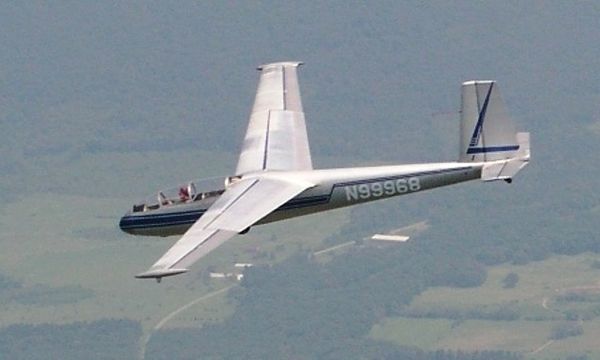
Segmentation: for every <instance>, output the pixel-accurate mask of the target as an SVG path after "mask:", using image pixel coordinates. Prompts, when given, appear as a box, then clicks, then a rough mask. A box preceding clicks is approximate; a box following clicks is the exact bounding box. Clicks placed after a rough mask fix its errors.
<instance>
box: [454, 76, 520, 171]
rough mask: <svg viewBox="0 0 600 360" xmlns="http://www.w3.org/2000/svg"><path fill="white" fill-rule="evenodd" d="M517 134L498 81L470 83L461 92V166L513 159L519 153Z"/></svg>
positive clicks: (466, 83)
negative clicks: (463, 163)
mask: <svg viewBox="0 0 600 360" xmlns="http://www.w3.org/2000/svg"><path fill="white" fill-rule="evenodd" d="M519 147H520V145H519V142H518V140H517V132H516V129H515V125H514V124H513V122H512V120H511V118H510V116H509V115H508V113H507V111H506V107H505V105H504V101H503V100H502V97H501V96H500V92H499V91H498V87H497V85H496V82H495V81H490V80H478V81H467V82H465V83H463V84H462V89H461V118H460V156H459V161H461V162H487V161H495V160H506V159H512V158H514V157H515V156H517V153H518V151H519Z"/></svg>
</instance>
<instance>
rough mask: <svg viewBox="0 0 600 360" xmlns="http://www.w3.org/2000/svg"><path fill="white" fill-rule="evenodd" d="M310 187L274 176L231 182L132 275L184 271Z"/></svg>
mask: <svg viewBox="0 0 600 360" xmlns="http://www.w3.org/2000/svg"><path fill="white" fill-rule="evenodd" d="M312 186H313V185H312V184H310V183H306V182H298V181H291V180H287V179H282V178H276V177H254V178H249V179H242V180H240V181H237V182H235V183H233V184H232V185H230V186H229V188H227V190H226V191H225V192H224V193H223V194H222V195H221V197H220V198H219V199H218V200H217V201H215V203H214V204H213V205H212V206H211V207H210V208H209V209H208V210H207V211H206V213H205V214H204V215H202V217H201V218H200V219H199V220H198V221H197V222H196V223H195V224H194V225H192V227H191V228H190V229H189V230H188V231H187V232H186V233H185V234H184V235H183V236H182V237H181V239H179V241H177V242H176V243H175V245H173V247H171V248H170V249H169V251H167V252H166V253H165V254H164V255H163V256H162V257H161V258H160V259H159V260H158V261H157V262H156V263H155V264H154V265H153V266H152V267H151V268H150V269H149V270H148V271H146V272H144V273H141V274H139V275H137V276H136V277H138V278H157V279H160V278H162V277H165V276H171V275H177V274H181V273H183V272H186V271H188V267H189V266H190V265H191V264H192V263H194V262H195V261H197V260H198V259H200V258H201V257H203V256H204V255H206V254H208V253H209V252H210V251H211V250H213V249H215V248H216V247H217V246H219V245H221V244H222V243H224V242H225V241H227V240H228V239H230V238H231V237H233V236H234V235H236V234H238V233H239V232H241V231H243V230H245V229H247V228H248V227H250V226H252V225H253V224H255V223H256V222H258V221H259V220H260V219H262V218H263V217H265V216H267V215H268V214H270V213H271V212H273V211H274V210H275V209H277V208H278V207H279V206H281V205H283V204H284V203H285V202H287V201H288V200H290V199H292V198H293V197H295V196H296V195H298V194H299V193H301V192H302V191H304V190H305V189H308V188H310V187H312Z"/></svg>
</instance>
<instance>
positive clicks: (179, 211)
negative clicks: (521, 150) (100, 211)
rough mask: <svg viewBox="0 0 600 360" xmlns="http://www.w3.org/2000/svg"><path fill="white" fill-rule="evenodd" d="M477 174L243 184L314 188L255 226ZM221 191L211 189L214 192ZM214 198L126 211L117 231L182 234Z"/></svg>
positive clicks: (429, 172) (366, 170)
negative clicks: (303, 183)
mask: <svg viewBox="0 0 600 360" xmlns="http://www.w3.org/2000/svg"><path fill="white" fill-rule="evenodd" d="M481 169H482V164H481V163H459V162H449V163H431V164H414V165H394V166H373V167H358V168H340V169H323V170H312V171H269V172H264V173H257V174H248V175H245V176H244V179H245V178H252V177H275V178H285V179H287V180H292V181H294V180H297V181H306V182H309V183H311V184H315V186H313V187H311V188H309V189H307V190H305V191H303V192H302V193H300V194H299V195H297V196H296V197H294V198H292V199H290V200H289V201H287V202H286V203H284V204H283V205H281V206H280V207H279V208H277V209H276V210H275V211H273V212H272V213H270V214H269V215H267V216H266V217H264V218H263V219H261V220H260V221H259V222H258V223H257V224H265V223H269V222H274V221H279V220H284V219H289V218H293V217H297V216H302V215H307V214H312V213H316V212H321V211H326V210H331V209H337V208H341V207H345V206H350V205H355V204H360V203H364V202H368V201H374V200H380V199H386V198H389V197H394V196H400V195H406V194H410V193H414V192H419V191H423V190H428V189H432V188H436V187H440V186H445V185H451V184H456V183H459V182H464V181H468V180H474V179H479V178H480V177H481ZM223 188H225V186H223ZM222 190H223V189H214V191H213V193H218V192H220V191H222ZM216 199H218V195H217V196H212V197H206V198H204V199H197V200H191V199H190V200H188V201H182V202H180V203H176V204H175V203H174V204H164V205H161V206H159V207H158V208H156V209H146V210H142V211H131V212H128V213H127V214H126V215H125V216H123V218H121V221H120V223H119V226H120V228H121V229H122V230H123V231H125V232H128V233H130V234H135V235H146V236H170V235H179V234H183V233H185V232H186V231H187V230H188V229H189V228H190V226H192V225H193V224H194V223H195V222H196V221H197V220H198V219H199V218H200V217H201V216H202V215H203V214H204V213H205V212H206V210H207V209H208V208H209V207H210V206H211V205H212V204H213V203H214V202H215V201H216Z"/></svg>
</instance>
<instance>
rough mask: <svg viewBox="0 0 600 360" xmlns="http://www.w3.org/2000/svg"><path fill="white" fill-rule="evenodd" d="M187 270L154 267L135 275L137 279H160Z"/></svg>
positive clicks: (186, 270)
mask: <svg viewBox="0 0 600 360" xmlns="http://www.w3.org/2000/svg"><path fill="white" fill-rule="evenodd" d="M188 271H189V270H188V269H155V270H148V271H146V272H143V273H140V274H137V275H136V276H135V277H136V278H137V279H156V280H158V281H160V279H161V278H163V277H167V276H174V275H179V274H183V273H185V272H188Z"/></svg>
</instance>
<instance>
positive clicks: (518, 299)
mask: <svg viewBox="0 0 600 360" xmlns="http://www.w3.org/2000/svg"><path fill="white" fill-rule="evenodd" d="M598 257H599V256H598V255H597V254H591V253H585V254H581V255H577V256H553V257H551V258H549V259H547V260H544V261H539V262H532V263H529V264H526V265H510V264H503V265H500V266H493V267H490V268H488V278H487V280H486V281H485V283H484V284H483V285H482V286H480V287H477V288H467V289H458V288H446V287H439V288H431V289H429V290H427V291H425V292H423V293H422V294H421V295H420V296H418V297H416V298H415V299H414V300H413V302H412V303H411V304H410V306H409V307H408V309H407V313H411V311H412V312H418V311H421V312H423V311H426V310H436V311H437V313H440V309H445V310H455V311H454V313H456V312H457V311H458V310H460V311H463V313H464V312H467V311H469V310H471V309H481V308H490V307H494V306H505V307H508V308H510V309H512V310H515V311H517V312H518V313H519V314H520V318H519V319H518V320H514V321H495V320H482V319H463V320H452V319H445V318H407V317H394V318H388V319H384V320H383V321H382V322H380V323H379V324H377V325H375V326H374V327H373V329H372V331H371V334H370V336H371V337H373V338H375V339H378V340H383V341H391V342H394V343H397V344H401V345H409V346H417V347H420V348H422V349H426V350H437V349H453V350H464V351H476V350H508V351H517V352H521V353H523V354H524V355H526V358H531V359H557V358H566V357H567V356H568V355H573V354H587V355H588V356H590V358H600V342H599V341H598V337H599V336H600V317H599V316H598V315H597V314H598V312H597V310H600V300H599V299H598V296H597V294H598V293H599V292H600V270H599V269H596V268H594V267H593V266H592V264H593V263H594V261H595V260H598ZM511 272H512V273H516V274H517V275H518V276H519V281H518V283H517V285H516V287H514V288H512V289H506V288H504V287H503V282H502V280H503V279H504V278H505V277H506V275H508V274H509V273H511ZM567 294H575V295H578V296H574V298H575V299H580V300H579V301H565V300H562V301H559V300H560V299H561V297H562V298H563V299H564V296H565V295H567ZM581 299H584V300H581ZM441 313H444V312H443V311H442V312H441ZM448 313H453V312H452V311H448ZM569 318H571V319H575V321H577V319H579V320H578V321H580V323H581V325H582V327H583V334H582V335H580V336H576V337H568V338H565V339H560V340H556V341H553V342H552V343H551V344H549V345H547V346H546V347H544V348H543V349H542V350H540V351H539V352H537V353H535V354H531V352H532V351H534V350H535V349H538V348H539V347H540V346H542V345H544V344H546V343H547V342H548V341H549V337H550V334H551V331H552V328H553V327H554V326H556V325H557V324H559V323H561V322H564V321H567V319H569Z"/></svg>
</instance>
